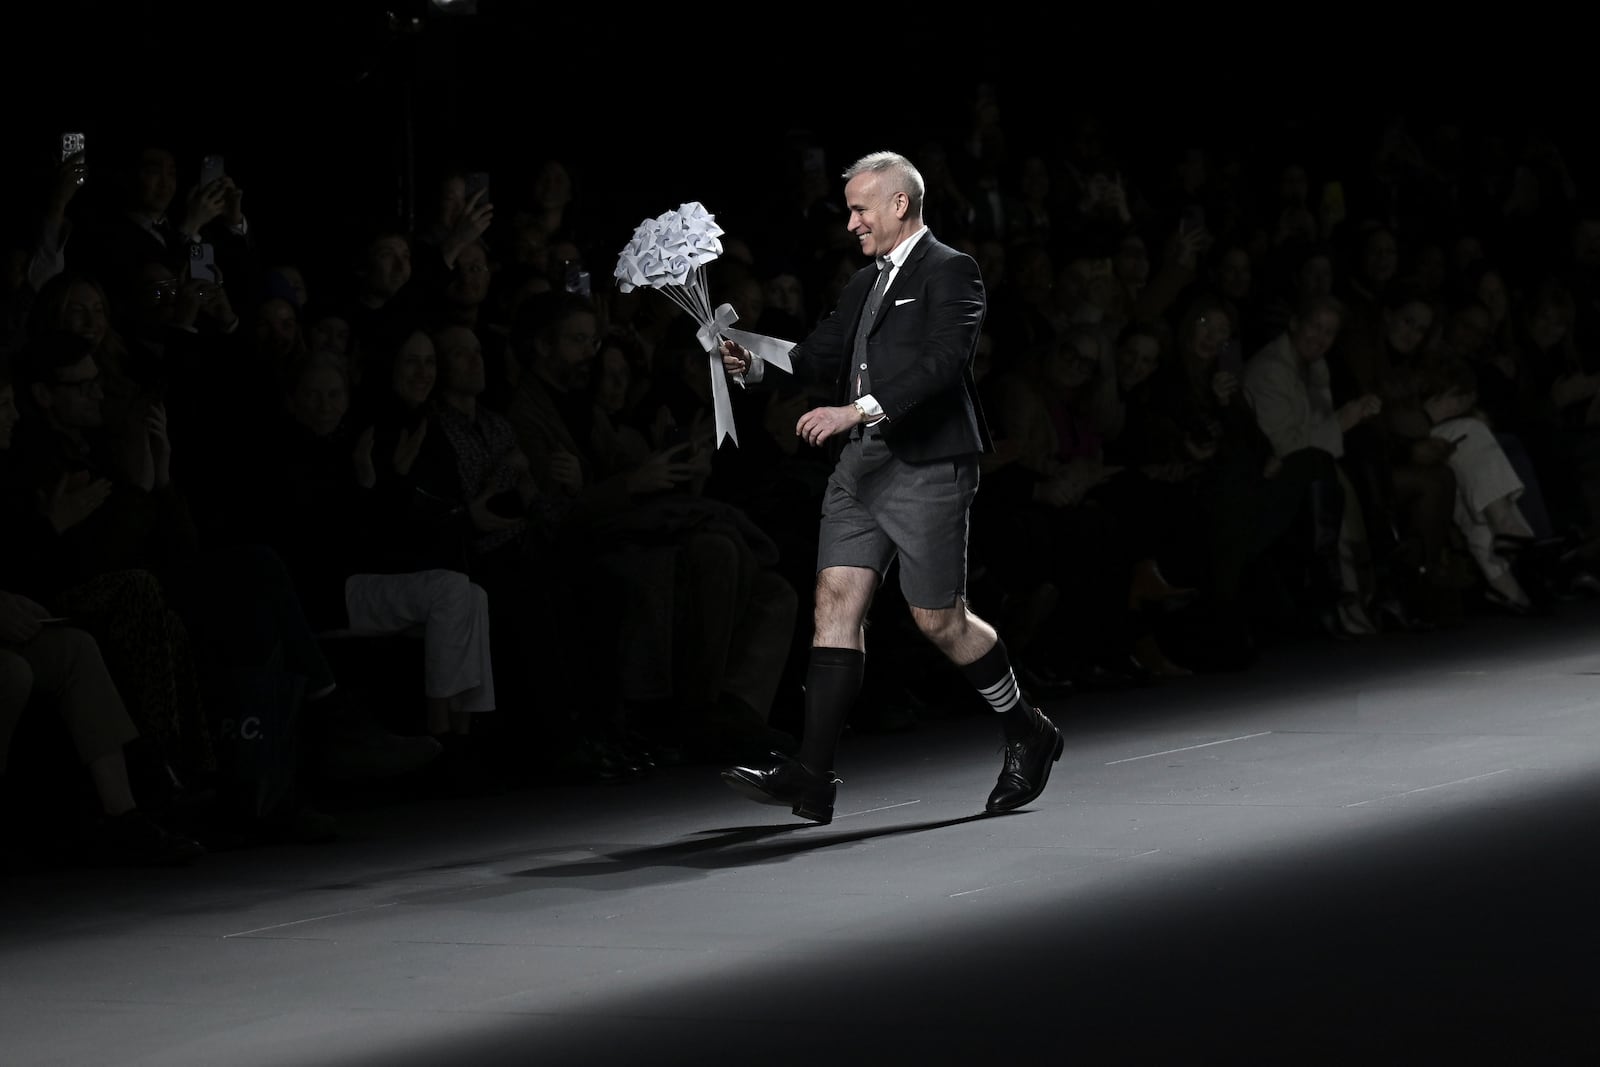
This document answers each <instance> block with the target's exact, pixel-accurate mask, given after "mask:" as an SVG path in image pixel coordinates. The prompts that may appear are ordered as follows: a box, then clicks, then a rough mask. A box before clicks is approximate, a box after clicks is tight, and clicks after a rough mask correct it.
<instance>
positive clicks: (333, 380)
mask: <svg viewBox="0 0 1600 1067" xmlns="http://www.w3.org/2000/svg"><path fill="white" fill-rule="evenodd" d="M349 408H350V393H349V390H348V389H346V387H345V380H344V374H342V373H341V372H340V371H339V368H338V367H336V366H334V365H333V363H332V361H331V360H328V361H318V362H316V363H313V364H312V365H311V366H309V367H307V368H306V370H305V371H304V372H303V373H301V375H300V380H299V381H298V382H296V383H295V387H294V392H292V393H290V394H289V413H290V414H291V415H293V416H294V420H295V421H296V422H298V423H299V424H300V425H302V426H304V427H305V428H306V429H307V430H310V431H311V433H312V434H313V435H314V436H316V437H326V436H328V435H329V434H331V433H333V431H335V430H337V429H338V428H339V423H340V422H341V421H343V419H344V415H345V412H346V411H348V410H349Z"/></svg>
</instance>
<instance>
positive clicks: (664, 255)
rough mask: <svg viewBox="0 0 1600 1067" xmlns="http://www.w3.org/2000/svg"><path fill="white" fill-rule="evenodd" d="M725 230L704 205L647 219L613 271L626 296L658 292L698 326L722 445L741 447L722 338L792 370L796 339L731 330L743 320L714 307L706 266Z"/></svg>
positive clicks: (681, 207)
mask: <svg viewBox="0 0 1600 1067" xmlns="http://www.w3.org/2000/svg"><path fill="white" fill-rule="evenodd" d="M722 233H723V230H722V227H721V226H718V225H717V220H716V216H714V215H712V214H711V213H710V212H709V211H707V210H706V209H705V207H704V205H702V204H701V203H700V202H699V201H695V200H691V201H689V202H688V203H686V204H679V205H678V208H677V210H675V211H668V212H667V213H666V214H664V215H660V216H658V217H656V218H653V219H645V220H644V221H643V222H641V223H639V225H638V227H637V228H635V229H634V231H633V236H632V237H631V238H629V239H628V243H627V244H626V245H624V246H623V247H622V252H621V254H620V255H618V256H617V269H616V270H615V271H614V272H613V274H614V276H615V277H616V279H617V286H618V287H619V288H620V289H621V290H622V291H623V292H624V293H631V292H633V290H635V289H640V288H648V289H655V290H657V291H659V292H661V293H663V294H665V295H666V296H667V297H668V298H670V299H671V300H672V302H673V303H675V304H677V305H678V306H679V307H680V308H682V309H683V310H684V312H685V313H687V314H688V315H689V317H691V318H692V319H694V321H695V322H696V323H697V324H698V325H699V327H700V329H699V330H698V331H697V332H696V334H695V336H696V338H697V339H698V340H699V341H700V347H702V348H704V349H705V350H706V351H707V352H708V353H710V356H711V395H712V409H713V411H714V412H715V414H716V423H717V447H719V448H720V447H722V440H723V438H724V437H731V438H732V439H733V443H734V444H735V445H737V444H738V443H739V435H738V433H737V432H736V431H735V430H734V426H733V406H732V404H731V402H730V401H729V399H728V382H727V376H726V374H725V372H724V371H723V369H722V354H721V352H720V351H719V349H720V347H721V342H722V339H723V338H728V339H729V340H733V341H737V342H738V343H739V344H741V345H743V346H744V347H745V348H747V349H749V350H750V351H751V352H753V353H755V354H756V355H757V356H760V357H761V358H762V359H765V360H767V361H768V362H770V363H773V364H775V365H777V366H779V367H781V368H783V369H784V370H786V371H787V370H790V369H791V367H790V363H789V350H790V349H791V348H793V347H794V342H793V341H780V340H778V339H777V338H774V337H766V336H763V335H762V334H757V333H748V332H746V331H744V330H735V329H732V326H733V324H734V323H735V322H737V321H739V316H738V315H737V314H735V313H734V310H733V307H732V306H731V305H729V304H722V305H719V306H718V307H717V308H715V309H713V308H712V306H711V295H710V293H709V292H708V291H707V289H706V271H705V268H706V264H708V263H710V262H712V261H713V260H715V259H716V258H717V257H718V256H720V255H722V242H721V241H720V240H719V238H720V237H721V236H722Z"/></svg>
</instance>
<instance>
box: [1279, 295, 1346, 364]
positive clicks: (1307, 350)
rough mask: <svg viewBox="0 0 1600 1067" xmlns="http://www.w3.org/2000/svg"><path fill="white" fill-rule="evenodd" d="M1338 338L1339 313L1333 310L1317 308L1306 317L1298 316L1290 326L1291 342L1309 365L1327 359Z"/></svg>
mask: <svg viewBox="0 0 1600 1067" xmlns="http://www.w3.org/2000/svg"><path fill="white" fill-rule="evenodd" d="M1338 336H1339V313H1338V312H1336V311H1334V310H1333V309H1332V308H1317V309H1316V310H1315V311H1312V312H1311V313H1309V314H1307V315H1305V316H1298V315H1297V316H1295V318H1294V321H1292V322H1291V323H1290V324H1289V340H1290V342H1291V343H1292V344H1293V345H1294V350H1295V351H1296V352H1298V353H1299V354H1300V358H1301V359H1303V360H1305V361H1306V362H1307V363H1315V362H1316V361H1317V360H1319V359H1322V358H1324V357H1326V356H1327V354H1328V349H1330V348H1332V347H1333V342H1334V339H1335V338H1337V337H1338Z"/></svg>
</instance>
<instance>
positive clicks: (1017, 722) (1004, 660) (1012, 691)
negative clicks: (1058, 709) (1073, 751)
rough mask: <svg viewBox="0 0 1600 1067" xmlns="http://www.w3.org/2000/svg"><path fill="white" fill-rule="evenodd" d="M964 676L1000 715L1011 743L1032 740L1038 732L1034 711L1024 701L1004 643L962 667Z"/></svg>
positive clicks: (997, 644) (1001, 722)
mask: <svg viewBox="0 0 1600 1067" xmlns="http://www.w3.org/2000/svg"><path fill="white" fill-rule="evenodd" d="M961 673H962V674H963V675H965V676H966V679H967V681H968V682H970V683H972V688H974V689H976V690H977V691H978V695H979V696H981V697H983V699H984V701H985V702H986V703H988V705H989V706H990V707H991V708H993V709H994V710H995V711H998V712H999V713H1000V725H1001V727H1002V728H1003V729H1004V730H1005V732H1006V737H1007V739H1009V740H1011V741H1020V740H1022V739H1023V738H1025V737H1027V736H1028V732H1029V731H1030V730H1032V729H1033V728H1034V716H1033V708H1032V707H1031V706H1030V705H1029V704H1028V702H1027V701H1025V700H1023V699H1022V690H1021V689H1020V688H1018V686H1017V676H1016V675H1015V674H1014V673H1012V670H1011V657H1010V656H1008V655H1006V646H1005V642H1004V641H998V640H997V641H995V643H994V647H993V648H991V649H990V650H989V651H987V652H985V653H984V654H983V655H981V656H979V657H978V658H977V659H975V660H973V661H972V662H971V663H969V664H967V665H966V666H965V667H962V668H961Z"/></svg>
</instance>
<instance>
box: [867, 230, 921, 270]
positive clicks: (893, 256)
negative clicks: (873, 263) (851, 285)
mask: <svg viewBox="0 0 1600 1067" xmlns="http://www.w3.org/2000/svg"><path fill="white" fill-rule="evenodd" d="M927 232H928V228H927V227H926V226H924V227H923V228H922V229H920V230H918V231H917V232H916V233H914V234H912V235H911V236H910V237H907V238H906V239H905V240H904V241H901V242H900V243H899V244H897V245H895V246H894V248H893V249H892V250H891V251H890V252H889V254H888V255H887V256H880V257H879V258H878V269H880V270H882V269H883V268H884V267H889V268H890V269H893V268H895V267H903V266H905V262H906V258H907V257H908V256H910V255H911V250H912V249H913V248H915V247H916V246H917V242H918V241H920V240H922V235H923V234H925V233H927Z"/></svg>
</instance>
